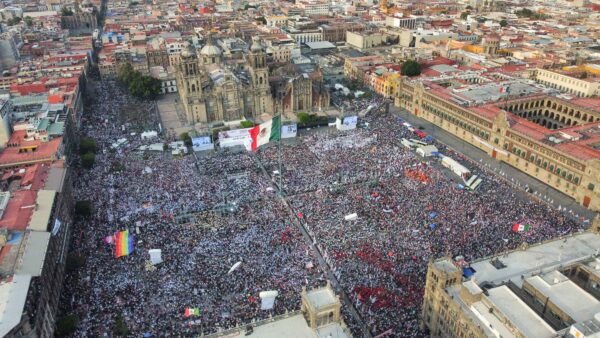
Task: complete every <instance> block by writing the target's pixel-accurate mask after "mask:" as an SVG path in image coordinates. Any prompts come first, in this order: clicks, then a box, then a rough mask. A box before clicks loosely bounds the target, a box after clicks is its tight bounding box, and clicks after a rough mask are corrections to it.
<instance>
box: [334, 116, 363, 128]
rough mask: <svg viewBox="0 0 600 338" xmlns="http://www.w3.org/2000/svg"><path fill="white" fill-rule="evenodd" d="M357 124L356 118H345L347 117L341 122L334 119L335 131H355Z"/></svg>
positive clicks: (339, 119) (338, 119)
mask: <svg viewBox="0 0 600 338" xmlns="http://www.w3.org/2000/svg"><path fill="white" fill-rule="evenodd" d="M357 123H358V117H357V116H347V117H344V118H343V120H342V119H341V118H339V117H338V118H337V119H335V127H336V129H337V130H352V129H356V124H357Z"/></svg>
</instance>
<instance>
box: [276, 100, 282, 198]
mask: <svg viewBox="0 0 600 338" xmlns="http://www.w3.org/2000/svg"><path fill="white" fill-rule="evenodd" d="M276 107H277V105H276ZM277 110H279V109H278V108H277ZM282 129H283V116H282V115H281V111H279V147H278V148H279V149H278V152H279V156H278V157H279V197H282V198H283V171H282V170H281V138H282V136H283V135H282V134H283V133H282Z"/></svg>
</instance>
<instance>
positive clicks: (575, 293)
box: [525, 271, 600, 322]
mask: <svg viewBox="0 0 600 338" xmlns="http://www.w3.org/2000/svg"><path fill="white" fill-rule="evenodd" d="M549 274H550V275H551V276H550V277H551V278H550V280H548V279H547V278H543V277H542V276H532V277H529V278H527V279H525V281H526V282H527V283H529V284H530V285H531V286H533V287H534V288H535V289H536V290H537V291H539V292H540V293H541V294H543V295H544V296H546V297H548V299H549V300H550V301H551V302H552V303H553V304H555V305H557V306H558V307H559V308H560V309H561V310H562V311H564V312H565V313H566V314H568V315H569V316H570V317H571V318H573V320H575V321H576V322H581V321H586V320H590V319H592V318H593V317H594V315H595V314H597V313H600V301H598V300H597V299H596V298H594V297H593V296H592V295H590V294H589V293H587V292H586V291H584V290H583V289H582V288H580V287H579V286H577V284H575V283H573V282H572V281H571V280H569V279H568V278H566V277H565V276H564V275H562V274H561V273H560V272H558V271H551V272H550V273H549ZM556 275H562V278H555V277H553V276H556Z"/></svg>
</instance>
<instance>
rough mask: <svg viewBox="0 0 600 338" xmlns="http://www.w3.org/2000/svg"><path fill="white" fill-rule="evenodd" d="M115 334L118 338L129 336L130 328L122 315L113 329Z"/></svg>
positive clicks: (119, 315)
mask: <svg viewBox="0 0 600 338" xmlns="http://www.w3.org/2000/svg"><path fill="white" fill-rule="evenodd" d="M113 332H114V333H115V335H116V336H118V337H126V336H128V335H129V328H128V327H127V325H126V324H125V321H124V320H123V315H121V314H120V313H119V314H118V315H117V319H116V320H115V327H114V329H113Z"/></svg>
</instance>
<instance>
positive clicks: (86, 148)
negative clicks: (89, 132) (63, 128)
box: [79, 137, 96, 155]
mask: <svg viewBox="0 0 600 338" xmlns="http://www.w3.org/2000/svg"><path fill="white" fill-rule="evenodd" d="M87 153H94V154H95V153H96V140H94V139H93V138H89V137H84V138H82V139H81V140H80V141H79V154H81V155H84V154H87Z"/></svg>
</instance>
